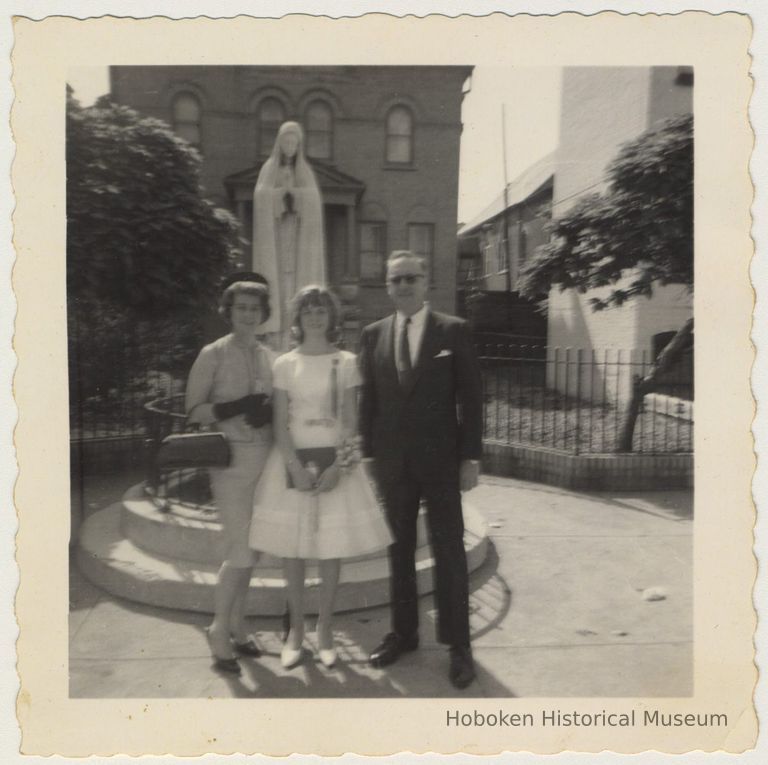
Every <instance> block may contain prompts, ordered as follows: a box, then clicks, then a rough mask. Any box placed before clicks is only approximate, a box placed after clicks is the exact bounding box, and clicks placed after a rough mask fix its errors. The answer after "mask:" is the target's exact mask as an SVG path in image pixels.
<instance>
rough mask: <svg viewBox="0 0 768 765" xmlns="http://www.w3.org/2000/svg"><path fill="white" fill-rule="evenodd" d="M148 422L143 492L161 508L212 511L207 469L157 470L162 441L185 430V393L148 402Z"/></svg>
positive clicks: (146, 408) (146, 409)
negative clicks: (176, 507) (177, 507)
mask: <svg viewBox="0 0 768 765" xmlns="http://www.w3.org/2000/svg"><path fill="white" fill-rule="evenodd" d="M145 411H146V423H147V427H146V429H147V436H148V441H147V455H146V464H147V481H146V484H145V490H146V492H147V494H148V495H150V496H151V497H152V498H153V499H154V500H155V502H156V504H157V505H158V506H159V507H160V508H161V509H167V508H168V507H169V506H170V504H171V503H172V504H174V505H181V506H186V507H189V508H194V509H196V510H199V511H202V512H206V511H209V512H213V510H214V506H213V495H212V493H211V486H210V481H209V475H208V470H207V469H205V468H185V469H175V470H164V471H161V470H159V468H158V466H157V459H156V457H157V451H158V449H159V448H160V445H161V443H162V441H163V439H164V438H165V437H166V436H169V435H171V434H172V433H183V432H185V431H186V430H187V417H186V415H185V413H184V394H183V393H180V394H174V395H172V396H167V397H164V398H158V399H155V400H153V401H150V402H149V403H148V404H147V405H146V407H145Z"/></svg>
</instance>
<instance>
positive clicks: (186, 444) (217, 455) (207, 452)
mask: <svg viewBox="0 0 768 765" xmlns="http://www.w3.org/2000/svg"><path fill="white" fill-rule="evenodd" d="M155 459H156V463H157V467H158V468H159V469H160V470H179V469H183V468H212V467H218V468H223V467H228V466H229V462H230V459H231V450H230V447H229V441H227V437H226V436H225V435H224V434H223V433H219V432H206V433H175V434H173V435H170V436H166V437H165V438H164V439H163V440H162V441H161V442H160V448H159V449H158V452H157V457H156V458H155Z"/></svg>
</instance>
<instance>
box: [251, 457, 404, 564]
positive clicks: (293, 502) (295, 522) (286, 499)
mask: <svg viewBox="0 0 768 765" xmlns="http://www.w3.org/2000/svg"><path fill="white" fill-rule="evenodd" d="M287 475H288V474H287V472H286V467H285V462H284V461H283V457H282V454H281V453H280V451H279V450H278V449H277V448H274V449H273V450H272V452H271V454H270V456H269V459H268V460H267V464H266V467H265V468H264V472H263V473H262V476H261V480H260V481H259V484H258V486H257V487H256V495H255V498H254V509H253V518H252V520H251V531H250V540H249V542H250V546H251V547H252V548H254V549H255V550H261V551H263V552H266V553H270V554H271V555H276V556H279V557H281V558H309V559H316V560H327V559H333V558H351V557H355V556H358V555H366V554H368V553H372V552H375V551H376V550H381V549H383V548H385V547H387V546H388V545H390V544H391V542H392V535H391V533H390V531H389V527H388V525H387V522H386V520H385V519H384V515H383V513H382V510H381V508H380V507H379V504H378V502H377V500H376V497H375V495H374V493H373V490H372V488H371V486H370V484H369V482H368V478H367V476H366V475H365V472H364V471H363V468H362V466H360V465H357V466H356V467H354V468H353V469H351V470H350V471H349V472H344V473H342V476H341V478H340V480H339V482H338V484H337V485H336V486H335V487H334V488H333V489H331V491H327V492H321V493H319V494H311V493H310V492H305V491H298V490H297V489H291V488H288V480H287Z"/></svg>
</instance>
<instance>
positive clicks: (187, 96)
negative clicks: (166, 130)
mask: <svg viewBox="0 0 768 765" xmlns="http://www.w3.org/2000/svg"><path fill="white" fill-rule="evenodd" d="M202 112H203V110H202V108H201V107H200V101H198V100H197V96H194V95H192V93H179V94H178V95H177V96H176V97H175V98H174V99H173V129H174V130H175V131H176V134H177V135H178V136H180V137H181V138H183V139H184V140H185V141H188V142H189V143H191V144H192V145H193V146H197V147H199V146H200V118H201V116H202Z"/></svg>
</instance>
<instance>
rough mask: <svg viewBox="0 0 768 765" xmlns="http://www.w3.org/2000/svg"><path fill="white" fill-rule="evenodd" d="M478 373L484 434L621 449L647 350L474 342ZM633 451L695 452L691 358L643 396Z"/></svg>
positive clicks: (590, 449)
mask: <svg viewBox="0 0 768 765" xmlns="http://www.w3.org/2000/svg"><path fill="white" fill-rule="evenodd" d="M477 350H478V355H479V357H480V363H481V367H482V370H483V395H484V436H485V438H488V439H493V440H497V441H502V442H504V443H508V444H522V445H531V446H546V447H550V448H554V449H559V450H562V451H567V452H570V453H573V454H579V453H611V452H616V451H618V450H619V445H620V439H621V433H622V430H623V428H624V427H625V424H626V419H627V414H628V411H629V405H630V401H631V399H632V395H633V391H634V384H635V380H636V379H637V378H643V377H645V375H646V374H648V373H649V372H650V370H651V366H652V363H653V359H652V358H651V357H650V354H649V353H646V352H642V353H632V352H629V351H626V350H620V349H604V350H589V351H585V350H582V349H572V348H553V347H548V346H546V345H526V344H517V343H509V342H505V341H501V342H498V341H493V340H491V341H483V340H482V339H480V340H479V341H478V342H477ZM632 451H633V452H642V453H670V452H691V451H693V379H692V361H691V358H690V357H688V358H684V359H683V361H682V362H681V363H679V364H677V365H676V366H675V367H674V368H673V369H671V370H670V371H668V372H667V373H665V374H664V375H663V376H662V377H661V378H660V379H659V381H658V384H657V385H656V386H655V387H654V390H653V392H652V393H649V394H647V395H645V396H643V398H642V401H641V405H640V411H639V414H638V416H637V419H636V421H635V423H634V435H633V438H632Z"/></svg>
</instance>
